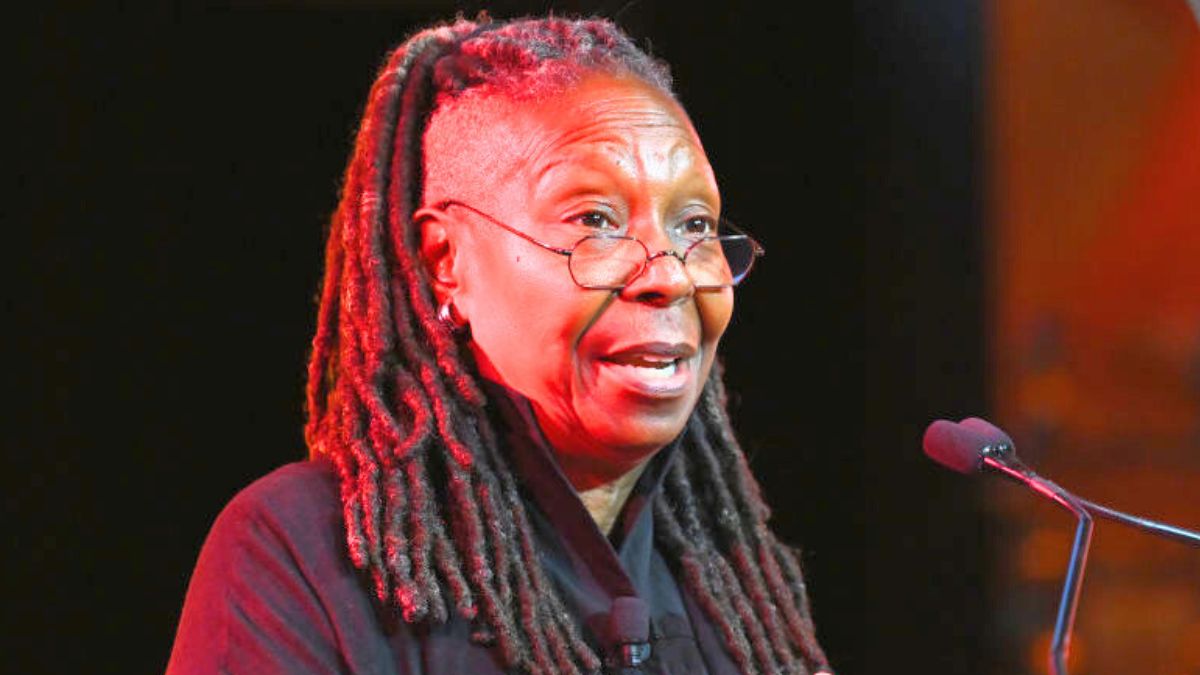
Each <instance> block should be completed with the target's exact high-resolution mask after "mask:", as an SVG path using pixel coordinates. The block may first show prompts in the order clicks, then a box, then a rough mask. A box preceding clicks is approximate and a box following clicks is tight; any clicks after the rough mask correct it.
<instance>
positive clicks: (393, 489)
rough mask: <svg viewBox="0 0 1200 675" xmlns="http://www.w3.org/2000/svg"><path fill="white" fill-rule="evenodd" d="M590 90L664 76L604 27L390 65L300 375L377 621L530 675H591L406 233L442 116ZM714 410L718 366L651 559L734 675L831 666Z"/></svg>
mask: <svg viewBox="0 0 1200 675" xmlns="http://www.w3.org/2000/svg"><path fill="white" fill-rule="evenodd" d="M597 71H599V72H608V73H613V74H627V75H632V76H634V77H638V78H640V79H642V80H644V81H646V82H647V83H649V84H651V85H653V86H655V87H658V88H659V89H662V90H663V91H666V92H668V93H670V79H669V75H668V73H667V70H666V68H665V66H663V65H662V64H660V63H659V62H657V61H655V60H653V59H652V58H650V57H649V56H648V55H647V54H645V53H644V52H642V51H641V50H639V49H638V48H637V47H636V46H635V45H634V44H633V43H632V42H631V41H630V40H629V38H628V37H627V36H625V35H624V34H623V33H621V32H620V30H618V29H617V28H616V27H615V26H614V25H613V24H611V23H610V22H608V21H605V20H600V19H589V20H568V19H562V18H547V19H523V20H517V21H512V22H490V21H487V20H486V19H485V20H482V21H481V22H479V23H474V22H469V21H462V20H460V21H458V22H456V23H454V24H451V25H445V26H438V27H434V28H430V29H428V30H425V31H422V32H420V33H418V34H416V35H414V36H413V37H411V38H410V39H408V40H407V41H406V42H405V43H404V44H402V45H401V46H400V47H398V48H397V49H396V50H395V51H394V52H392V54H391V55H390V56H389V57H388V59H387V61H386V63H385V64H384V66H383V68H382V70H381V71H380V73H379V76H378V77H377V79H376V81H375V83H374V85H373V87H372V89H371V93H370V97H369V99H368V102H367V105H366V109H365V111H364V113H363V118H362V122H361V125H360V127H359V131H358V136H357V140H356V143H355V147H354V154H353V156H352V157H351V159H350V162H349V166H348V167H347V169H346V175H345V182H344V184H343V189H342V196H341V202H340V204H339V206H338V209H337V212H336V214H335V215H334V218H333V221H332V226H331V229H330V233H329V239H328V244H327V248H326V257H325V268H326V269H325V280H324V285H323V288H322V291H321V298H320V308H319V311H318V319H317V330H316V335H315V337H314V338H313V346H312V356H311V359H310V361H309V366H308V385H307V401H306V405H307V414H308V420H307V424H306V427H305V438H306V441H307V443H308V446H309V450H310V453H311V455H312V456H314V457H324V458H328V459H329V460H331V461H332V463H333V464H334V466H335V467H336V468H337V472H338V475H339V479H340V485H341V499H342V505H343V512H344V517H345V526H346V543H347V548H348V551H349V556H350V559H351V560H352V561H353V563H354V565H355V566H356V567H358V568H359V569H361V570H364V572H365V573H366V574H367V575H368V577H369V579H370V580H371V581H370V583H371V584H372V585H373V592H374V593H375V595H376V596H377V597H378V598H379V600H380V602H381V603H382V604H383V606H384V607H394V608H396V609H397V610H398V611H399V617H400V618H401V619H402V620H403V621H405V622H409V623H417V622H422V621H432V622H443V621H446V620H447V618H448V616H449V613H450V612H455V613H457V614H458V615H459V616H461V617H463V618H465V619H468V620H470V621H472V622H473V625H474V626H475V629H476V630H475V631H474V634H473V638H474V639H476V640H478V641H481V642H492V641H494V642H495V644H496V646H497V647H498V649H499V653H500V655H501V657H502V659H503V661H504V663H505V664H506V666H507V667H509V668H512V669H514V670H517V671H523V672H530V673H563V674H565V673H581V672H593V671H597V670H598V669H599V668H600V666H601V662H600V659H599V658H598V657H597V655H596V653H595V652H594V650H593V649H592V648H591V647H590V646H589V645H588V644H587V643H586V642H585V641H584V640H583V638H582V637H581V635H580V631H579V628H578V626H576V625H575V623H574V622H573V621H572V620H571V619H570V618H569V617H568V615H567V613H566V612H565V611H564V609H563V603H562V601H561V600H560V599H559V597H558V594H557V593H556V591H555V590H554V588H553V586H552V585H551V583H550V581H549V579H548V577H547V576H546V574H545V573H544V571H543V570H542V568H541V563H540V562H539V556H538V551H537V545H536V543H535V542H534V539H533V535H532V530H531V527H530V524H529V520H528V517H527V515H526V511H525V506H524V503H523V501H522V499H521V497H520V495H519V494H518V492H517V486H516V483H515V479H514V476H513V473H512V470H511V468H510V466H509V462H508V460H507V458H506V457H505V456H504V453H503V451H502V449H501V445H500V443H499V442H498V440H497V436H498V434H497V426H496V424H495V422H494V421H493V419H492V418H491V417H490V416H489V408H488V406H487V402H486V400H485V397H484V396H483V394H482V392H481V391H480V389H479V387H478V386H477V383H476V373H475V371H474V367H473V366H472V365H471V363H470V361H469V358H468V353H467V352H466V350H463V349H460V345H459V344H458V343H457V342H456V339H455V337H454V336H453V335H452V334H450V333H449V332H448V331H447V330H446V329H445V328H444V327H443V326H442V325H441V324H440V323H439V321H438V320H437V318H436V315H435V314H436V313H435V308H434V300H433V297H432V292H431V286H430V283H429V279H428V278H427V276H426V273H425V271H424V269H423V267H422V266H421V264H420V262H419V261H420V258H419V256H418V252H417V248H416V247H417V242H416V237H417V233H416V232H415V231H414V229H413V228H412V226H411V221H412V214H413V212H414V210H415V209H416V207H417V206H418V205H419V204H420V198H421V188H422V157H423V155H422V152H423V148H422V138H423V135H424V131H425V127H426V125H427V123H428V120H429V117H430V115H431V114H432V113H433V111H434V110H435V109H436V106H437V105H438V104H439V102H444V101H446V100H449V99H453V98H455V97H457V96H460V95H463V94H464V93H465V92H475V93H479V92H483V93H484V94H486V95H514V88H515V87H518V86H525V85H526V84H529V83H532V84H534V85H535V86H570V83H571V82H572V81H573V78H575V77H578V76H579V75H581V74H586V73H589V72H597ZM480 133H486V130H482V129H481V130H480ZM469 142H470V140H469V139H464V143H469ZM724 399H725V396H724V390H723V388H722V385H721V380H720V369H719V368H717V367H714V368H713V373H712V375H711V377H710V379H709V381H708V383H707V384H706V386H705V389H704V393H703V395H702V397H701V400H700V403H699V404H698V406H697V409H696V410H695V411H694V412H693V414H692V417H691V419H690V421H689V423H688V426H687V429H686V431H685V433H684V436H683V443H684V448H683V452H681V453H680V454H679V455H677V457H676V460H675V461H674V462H673V464H672V466H671V467H670V469H669V473H668V476H667V480H666V482H665V485H664V488H663V495H662V498H661V499H658V500H657V501H656V505H655V519H656V520H655V522H656V529H655V531H656V537H657V540H658V541H657V544H658V546H659V548H660V550H661V551H662V552H663V554H664V556H665V557H666V558H667V560H668V562H669V563H670V564H671V565H673V566H674V567H675V568H676V570H677V571H678V572H679V573H680V575H681V577H682V579H683V583H684V585H685V586H686V588H687V590H688V591H689V592H690V593H691V594H692V595H693V597H695V598H696V599H697V600H698V602H699V604H700V605H701V606H702V607H703V609H704V611H705V613H706V615H707V616H708V617H709V618H710V619H711V620H712V621H713V623H714V626H716V627H717V628H718V630H719V631H720V632H721V634H722V635H723V637H724V639H725V643H726V646H727V648H728V649H729V652H730V654H731V655H732V656H733V658H734V660H735V662H736V663H737V664H738V665H739V666H740V668H741V670H742V671H743V672H745V673H782V672H787V673H811V672H813V671H815V670H816V669H818V668H819V667H822V666H823V665H824V663H825V657H824V655H823V653H822V652H821V649H820V647H819V646H818V645H817V642H816V639H815V636H814V631H813V625H812V621H811V618H810V614H809V610H808V599H807V593H806V591H805V587H804V582H803V578H802V576H801V573H800V568H799V565H798V563H797V555H796V553H795V552H794V551H793V550H792V549H791V548H789V547H787V546H785V545H783V544H781V543H780V542H779V541H778V540H777V539H776V538H775V536H774V535H773V534H772V532H771V531H770V530H769V529H768V527H767V524H766V522H767V517H768V515H769V512H768V509H767V507H766V506H765V505H764V503H763V501H762V499H761V496H760V494H759V489H758V485H757V483H756V482H755V480H754V478H753V477H752V476H751V474H750V471H749V468H748V466H747V464H746V461H745V457H744V456H743V454H742V452H741V450H740V449H739V448H738V445H737V442H736V441H735V439H734V436H733V432H732V430H731V427H730V424H729V420H728V417H727V414H726V412H725V400H724Z"/></svg>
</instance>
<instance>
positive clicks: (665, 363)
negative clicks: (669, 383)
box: [607, 355, 682, 380]
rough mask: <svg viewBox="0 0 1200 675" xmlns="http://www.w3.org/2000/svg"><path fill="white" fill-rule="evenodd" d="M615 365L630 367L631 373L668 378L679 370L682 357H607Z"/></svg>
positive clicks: (653, 377) (646, 376)
mask: <svg viewBox="0 0 1200 675" xmlns="http://www.w3.org/2000/svg"><path fill="white" fill-rule="evenodd" d="M607 361H608V362H609V363H611V364H613V365H616V366H620V367H622V368H628V369H630V372H631V374H634V375H637V376H638V377H644V378H649V379H664V380H665V379H667V378H669V377H671V376H673V375H674V374H675V373H676V372H678V371H679V362H680V361H682V358H679V357H676V358H670V357H665V356H650V355H639V356H629V357H624V358H615V359H607Z"/></svg>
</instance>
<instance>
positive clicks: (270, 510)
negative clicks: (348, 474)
mask: <svg viewBox="0 0 1200 675" xmlns="http://www.w3.org/2000/svg"><path fill="white" fill-rule="evenodd" d="M338 503H339V502H338V492H337V477H336V476H335V475H334V471H333V467H332V466H330V464H329V463H328V462H326V461H324V460H309V461H303V462H293V463H291V464H285V465H283V466H281V467H279V468H278V469H275V470H274V471H272V472H271V473H269V474H267V475H265V476H263V477H262V478H259V479H258V480H256V481H254V482H253V483H251V484H250V485H248V486H246V487H245V488H244V489H243V490H242V491H241V492H239V493H238V494H237V495H236V496H235V497H234V498H233V499H232V500H230V502H229V505H228V506H226V507H225V510H224V511H223V512H222V513H221V516H219V517H218V520H220V518H225V517H229V516H230V515H233V516H243V515H250V514H261V515H275V514H277V515H287V514H293V513H297V512H302V513H305V514H313V513H317V512H326V511H337V510H338Z"/></svg>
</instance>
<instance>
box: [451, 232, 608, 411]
mask: <svg viewBox="0 0 1200 675" xmlns="http://www.w3.org/2000/svg"><path fill="white" fill-rule="evenodd" d="M516 243H518V244H520V243H521V242H516ZM464 271H465V272H466V274H465V275H464V276H463V277H462V278H463V281H464V283H463V285H462V287H461V288H460V289H459V293H458V295H456V302H461V303H462V306H463V309H464V310H465V311H466V314H467V319H468V321H469V322H470V324H471V334H472V340H473V343H474V344H473V348H474V349H475V350H476V351H477V352H481V353H482V354H483V355H484V356H485V357H486V359H487V361H489V362H490V363H491V365H492V366H493V367H494V372H493V373H490V374H489V375H490V376H492V377H497V378H498V379H500V380H501V381H502V382H503V383H504V384H506V385H507V386H509V387H512V388H513V389H515V390H517V391H519V392H521V393H522V394H523V395H525V396H527V397H529V398H534V399H536V398H540V397H541V396H544V395H545V394H544V393H542V392H545V391H548V390H559V389H562V388H563V387H564V386H565V384H564V383H563V382H561V381H562V380H564V379H565V378H566V375H567V374H569V372H570V367H571V365H572V363H573V358H574V345H575V342H576V341H577V340H578V339H579V337H580V335H581V334H582V333H583V332H584V331H585V329H586V327H587V326H588V325H589V323H590V321H591V318H592V314H594V313H595V312H596V308H597V306H598V304H599V303H597V302H596V301H595V298H594V297H592V296H590V295H588V294H585V293H582V292H580V289H579V288H578V287H577V286H575V283H574V282H572V281H571V277H570V275H569V274H568V272H567V267H566V263H565V261H564V260H563V259H561V258H560V257H559V256H556V255H553V254H550V253H545V252H542V251H537V250H534V251H528V250H524V249H516V250H514V249H512V248H511V247H503V248H501V247H495V248H494V249H493V250H490V251H488V252H486V253H485V254H483V255H478V256H474V259H473V260H472V261H470V263H469V265H467V266H466V267H465V268H464Z"/></svg>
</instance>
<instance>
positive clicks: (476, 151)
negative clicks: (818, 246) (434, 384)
mask: <svg viewBox="0 0 1200 675" xmlns="http://www.w3.org/2000/svg"><path fill="white" fill-rule="evenodd" d="M501 98H503V97H498V96H492V97H488V98H487V99H485V100H482V102H481V101H475V102H471V103H468V104H466V107H473V108H474V109H473V110H469V111H458V112H451V113H448V114H447V115H446V116H445V117H444V119H442V120H438V119H437V118H436V117H435V119H434V121H433V122H432V124H431V130H430V132H429V134H428V135H427V144H426V147H427V151H426V152H427V159H426V164H427V168H426V171H427V176H428V182H427V190H426V202H425V203H426V204H432V203H437V202H438V201H441V200H443V199H454V200H459V201H462V202H465V203H467V204H469V205H470V206H471V207H474V208H475V209H478V210H479V211H482V212H484V213H487V214H489V215H491V216H493V217H494V218H495V219H496V220H499V221H501V222H503V223H505V224H507V225H509V226H510V227H513V228H515V229H517V230H520V231H522V232H524V233H526V234H528V235H530V236H531V237H533V238H535V239H538V240H539V241H542V242H545V243H547V244H551V245H553V246H561V247H567V248H569V247H571V246H572V245H573V244H574V243H575V242H576V241H577V240H579V239H580V238H582V237H584V236H587V235H590V234H597V233H604V232H613V233H619V234H627V235H630V236H635V237H638V238H639V239H641V240H642V241H643V242H644V243H645V244H646V247H647V248H648V249H649V250H650V252H651V253H652V254H653V253H656V252H659V251H663V250H666V249H671V248H675V249H677V250H678V249H679V248H680V245H679V244H678V243H677V242H678V239H677V238H676V239H672V238H671V236H670V235H669V233H670V232H678V231H680V228H681V227H683V226H686V227H688V228H689V229H691V230H693V231H694V230H695V228H697V227H704V225H705V222H711V223H712V224H713V226H714V227H715V222H716V220H717V218H718V215H719V212H720V196H719V194H718V191H717V185H716V180H715V179H714V177H713V171H712V167H710V166H709V163H708V160H707V159H706V157H705V154H704V150H703V148H702V147H701V145H700V141H699V138H698V137H697V136H696V133H695V131H694V130H693V129H692V126H691V123H690V122H689V121H688V119H687V117H686V115H685V114H684V112H683V110H682V109H680V107H679V106H678V105H677V104H676V103H675V102H674V101H673V100H671V99H670V98H669V97H667V96H666V95H664V94H662V93H661V92H659V91H658V90H656V89H654V88H652V87H650V86H648V85H646V84H644V83H642V82H640V81H638V80H635V79H631V78H618V77H613V76H608V75H595V76H591V77H589V78H587V79H585V80H584V81H583V82H581V83H580V84H579V85H577V86H575V87H572V88H571V89H569V90H568V91H566V92H564V93H561V94H557V95H555V96H553V97H550V98H546V99H540V100H538V101H535V102H530V101H520V102H516V101H510V100H498V99H501ZM456 139H457V142H455V140H456ZM446 152H453V153H454V154H455V155H456V156H455V157H454V158H453V160H452V161H446V162H442V163H439V161H438V160H437V155H438V154H441V153H446ZM428 213H429V210H423V211H422V212H421V213H419V214H418V215H419V216H426V215H427V214H428ZM424 221H425V230H424V238H423V242H424V248H423V251H424V253H425V257H426V262H427V264H429V265H430V267H431V269H433V270H434V276H435V279H436V280H435V286H436V287H437V291H438V295H439V296H441V297H443V298H444V297H447V296H448V297H449V298H451V299H452V302H453V305H454V308H455V310H456V312H457V314H459V315H460V316H461V317H462V318H463V319H464V320H465V321H466V322H467V323H468V324H469V325H470V336H471V343H470V345H471V349H472V350H473V352H474V354H475V357H476V359H477V362H478V363H479V366H480V369H481V371H482V374H483V375H484V376H485V377H488V378H490V379H493V380H495V381H498V382H500V383H502V384H504V385H506V386H508V387H509V388H511V389H514V390H516V391H517V392H519V393H521V394H522V395H524V396H525V397H527V398H528V399H529V400H530V401H531V402H532V406H533V410H534V412H535V415H536V417H537V420H538V422H539V424H540V426H541V428H542V431H543V432H544V433H545V435H546V437H547V439H548V440H549V441H550V442H551V444H552V445H553V446H554V449H555V451H556V452H557V454H558V457H559V461H560V464H561V465H562V467H563V469H564V471H565V472H566V474H567V476H568V478H570V479H571V480H572V482H573V483H574V484H575V487H576V488H577V489H587V488H589V487H592V486H595V485H598V484H601V483H604V482H607V481H610V480H612V479H614V478H616V477H617V476H620V475H621V474H623V473H625V472H626V471H628V470H629V469H632V468H633V467H635V466H636V465H637V464H638V463H639V462H641V461H642V460H644V459H645V458H646V457H648V456H649V455H650V454H652V453H653V452H654V451H656V450H658V449H660V448H662V447H663V446H664V445H666V444H667V443H669V442H670V441H671V440H673V439H674V438H675V437H676V436H677V435H678V434H679V433H680V432H681V431H682V429H683V427H684V425H685V424H686V422H687V419H688V416H689V415H690V414H691V411H692V409H693V408H694V407H695V404H696V401H697V399H698V398H699V395H700V392H701V390H702V389H703V386H704V382H705V379H706V378H707V377H708V374H709V370H710V369H711V367H712V362H713V357H714V355H715V352H716V348H717V342H718V341H719V340H720V338H721V334H722V333H723V332H724V331H725V327H726V326H727V325H728V323H729V319H730V315H731V313H732V311H733V292H732V290H730V289H724V290H721V291H704V292H697V291H695V289H694V288H693V284H692V282H691V279H690V278H689V277H688V275H687V273H686V272H685V270H684V267H683V265H682V263H681V262H680V261H679V260H678V259H677V258H674V257H671V256H664V257H659V258H656V259H655V260H653V261H652V262H651V263H650V264H649V266H648V267H647V268H646V270H645V271H644V272H643V273H642V275H641V276H640V277H638V278H637V279H635V280H634V281H633V282H631V283H630V284H629V285H628V286H627V287H626V288H624V289H623V290H620V291H604V290H587V289H583V288H580V287H579V286H577V285H576V284H575V283H574V282H573V281H572V279H571V275H570V274H569V272H568V266H567V259H566V258H565V257H564V256H561V255H557V254H555V253H553V252H550V251H547V250H545V249H542V248H539V247H538V246H536V245H534V244H532V243H530V242H528V241H525V240H523V239H522V238H520V237H518V236H516V235H514V234H512V233H509V232H505V231H504V230H503V229H501V228H500V227H498V226H496V225H494V224H492V223H489V222H487V220H486V219H485V218H483V217H482V216H480V215H478V214H476V213H473V212H472V211H470V210H468V209H464V208H461V207H454V206H451V207H448V208H447V209H445V211H443V212H441V213H440V214H439V215H436V216H435V217H433V218H424ZM439 262H440V264H439Z"/></svg>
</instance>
